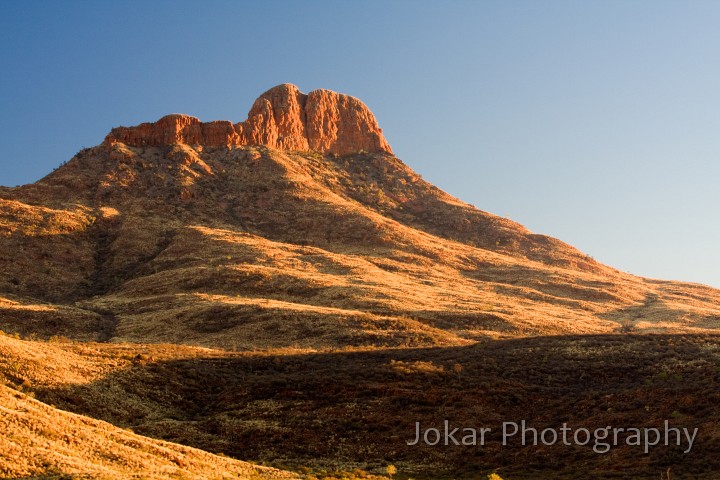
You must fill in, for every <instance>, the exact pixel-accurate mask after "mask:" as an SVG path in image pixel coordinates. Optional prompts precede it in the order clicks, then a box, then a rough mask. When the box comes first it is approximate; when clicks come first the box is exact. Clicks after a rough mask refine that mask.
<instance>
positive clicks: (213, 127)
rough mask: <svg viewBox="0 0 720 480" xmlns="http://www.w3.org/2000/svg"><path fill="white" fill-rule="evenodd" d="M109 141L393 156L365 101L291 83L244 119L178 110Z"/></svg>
mask: <svg viewBox="0 0 720 480" xmlns="http://www.w3.org/2000/svg"><path fill="white" fill-rule="evenodd" d="M105 143H106V144H113V143H124V144H126V145H130V146H162V145H174V144H187V145H206V146H242V145H266V146H268V147H271V148H276V149H279V150H313V151H317V152H321V153H333V154H337V155H345V154H349V153H356V152H359V151H367V152H386V153H390V154H392V149H391V148H390V145H389V144H388V143H387V141H386V140H385V137H384V136H383V133H382V129H381V128H380V127H379V126H378V123H377V120H376V119H375V116H374V115H373V114H372V112H371V111H370V109H369V108H367V106H365V104H363V103H362V102H361V101H360V100H358V99H356V98H354V97H351V96H349V95H343V94H340V93H336V92H332V91H330V90H315V91H312V92H310V93H309V94H307V95H306V94H304V93H302V92H301V91H300V90H299V89H298V88H297V87H296V86H294V85H290V84H282V85H278V86H277V87H274V88H271V89H270V90H268V91H267V92H265V93H263V94H262V95H260V97H259V98H258V99H257V100H255V103H254V104H253V106H252V108H251V109H250V113H249V114H248V118H247V120H245V121H244V122H239V123H236V124H233V123H232V122H229V121H215V122H201V121H200V120H199V119H197V118H195V117H191V116H189V115H182V114H173V115H167V116H165V117H163V118H161V119H160V120H158V121H157V122H154V123H142V124H140V125H137V126H135V127H117V128H114V129H113V130H112V131H111V132H110V134H108V136H107V137H106V138H105Z"/></svg>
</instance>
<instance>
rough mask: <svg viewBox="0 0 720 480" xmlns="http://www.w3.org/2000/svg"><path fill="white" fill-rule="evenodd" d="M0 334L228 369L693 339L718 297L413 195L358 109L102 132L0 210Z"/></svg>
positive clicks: (288, 99)
mask: <svg viewBox="0 0 720 480" xmlns="http://www.w3.org/2000/svg"><path fill="white" fill-rule="evenodd" d="M0 265H2V269H1V270H0V296H1V298H2V300H0V301H1V302H2V303H0V308H1V309H2V317H1V320H0V329H3V330H4V331H7V332H16V333H20V334H22V335H31V334H32V335H37V336H38V337H40V338H49V337H51V336H53V335H56V336H57V335H60V336H66V337H69V338H71V339H78V340H99V341H113V342H171V343H184V344H192V345H202V346H210V347H222V348H230V349H241V350H242V349H257V348H271V347H282V346H299V347H307V348H316V349H323V348H337V347H343V346H361V345H375V346H380V345H381V346H431V345H465V344H468V343H470V342H472V341H475V340H477V339H482V338H498V337H514V336H526V335H541V334H563V333H601V332H613V331H617V330H618V329H634V330H637V331H644V332H701V331H707V330H708V329H716V328H717V327H718V325H719V324H720V292H718V290H715V289H712V288H709V287H705V286H702V285H696V284H687V283H679V282H666V281H659V280H651V279H645V278H641V277H637V276H633V275H629V274H627V273H623V272H620V271H617V270H615V269H613V268H610V267H607V266H605V265H602V264H600V263H598V262H596V261H594V260H593V259H591V258H590V257H588V256H587V255H585V254H584V253H582V252H580V251H578V250H577V249H575V248H573V247H571V246H570V245H567V244H565V243H563V242H561V241H559V240H557V239H554V238H551V237H547V236H544V235H538V234H534V233H532V232H530V231H528V230H527V229H526V228H524V227H523V226H522V225H519V224H517V223H515V222H512V221H510V220H508V219H505V218H501V217H498V216H495V215H493V214H490V213H487V212H484V211H481V210H478V209H476V208H475V207H473V206H471V205H468V204H466V203H464V202H462V201H460V200H458V199H456V198H454V197H452V196H450V195H448V194H447V193H444V192H442V191H441V190H439V189H438V188H436V187H434V186H432V185H431V184H429V183H427V182H426V181H424V180H422V178H421V176H420V175H418V174H417V173H416V172H414V171H413V170H412V169H411V168H409V167H408V166H407V165H406V164H405V163H403V162H402V161H401V160H399V159H398V158H396V157H394V156H393V154H392V150H391V148H390V146H389V145H388V143H387V141H386V140H385V138H384V137H383V134H382V130H381V129H380V128H379V126H378V123H377V121H376V120H375V118H374V116H373V115H372V113H371V112H370V111H369V109H368V108H367V107H365V106H364V105H363V104H362V103H361V102H360V101H359V100H357V99H355V98H352V97H349V96H347V95H341V94H337V93H334V92H329V91H326V90H318V91H314V92H311V93H310V94H308V95H305V94H302V93H301V92H300V91H299V90H298V89H297V88H296V87H294V86H292V85H287V84H286V85H280V86H278V87H275V88H273V89H270V90H269V91H267V92H265V93H264V94H263V95H261V96H260V98H258V100H257V101H256V102H255V103H254V105H253V107H252V109H251V111H250V114H249V116H248V119H247V120H245V121H243V122H239V123H235V124H233V123H231V122H210V123H202V122H200V121H199V120H198V119H196V118H193V117H189V116H185V115H170V116H167V117H163V118H162V119H160V120H159V121H158V122H156V123H146V124H142V125H139V126H136V127H118V128H114V129H113V130H112V131H111V132H110V134H109V135H108V136H107V137H106V138H105V141H104V142H103V143H102V144H101V145H99V146H97V147H93V148H89V149H85V150H82V151H80V152H79V153H78V154H77V155H76V156H75V157H73V158H72V159H71V160H70V161H68V162H67V163H66V164H64V165H62V166H61V167H59V168H58V169H57V170H55V171H54V172H52V173H51V174H49V175H48V176H47V177H45V178H43V179H41V180H40V181H38V182H36V183H34V184H30V185H25V186H21V187H16V188H2V190H0Z"/></svg>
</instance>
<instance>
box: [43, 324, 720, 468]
mask: <svg viewBox="0 0 720 480" xmlns="http://www.w3.org/2000/svg"><path fill="white" fill-rule="evenodd" d="M719 342H720V337H718V336H712V335H677V336H673V335H645V336H636V335H597V336H595V335H593V336H562V337H538V338H524V339H515V340H504V341H495V342H485V343H480V344H477V345H474V346H470V347H453V348H429V349H402V350H376V351H362V352H335V353H318V354H303V355H297V354H282V353H277V354H231V353H227V354H219V353H218V354H207V356H204V357H197V358H186V359H181V360H170V361H163V360H153V359H152V358H149V357H148V356H147V355H142V356H138V357H137V358H136V359H135V362H134V365H133V367H132V368H130V369H129V370H127V371H123V372H119V373H115V374H112V375H110V376H108V377H106V378H104V379H103V380H101V381H99V382H96V383H94V384H90V385H83V386H66V387H64V388H62V389H57V390H42V391H37V392H36V393H37V396H38V398H39V399H41V400H43V401H45V402H47V403H52V404H54V405H56V406H58V407H60V408H64V409H67V410H71V411H74V412H78V413H82V414H86V415H90V416H93V417H96V418H100V419H103V420H106V421H110V422H112V423H114V424H116V425H118V426H123V427H129V428H132V429H133V430H134V431H135V432H137V433H140V434H143V435H148V436H151V437H156V438H162V439H165V440H170V441H174V442H179V443H183V444H187V445H192V446H195V447H199V448H202V449H205V450H208V451H211V452H219V453H224V454H227V455H230V456H233V457H236V458H239V459H243V460H252V461H255V462H262V461H267V462H283V463H285V464H294V465H297V466H300V465H311V466H313V465H316V466H318V465H324V466H327V465H331V464H337V463H338V462H339V463H341V464H343V465H353V464H363V465H366V464H367V465H369V466H370V467H372V466H382V465H387V464H388V463H393V464H396V465H399V466H401V472H402V471H403V469H404V471H405V472H407V473H408V474H410V475H411V476H413V477H414V478H433V479H437V478H467V479H470V478H481V475H485V474H487V473H488V472H490V471H493V470H495V469H497V471H498V472H499V473H500V474H501V475H502V476H503V477H506V478H509V479H531V478H532V479H535V478H548V479H577V478H589V477H592V478H616V479H627V478H636V479H644V478H648V479H656V478H658V476H659V473H660V472H661V471H662V472H665V471H667V469H668V468H671V469H672V472H673V478H678V479H680V478H707V479H710V478H716V476H717V472H720V441H719V440H718V439H719V438H720V429H719V428H718V425H720V412H718V409H717V407H716V406H717V404H718V401H720V393H719V392H718V390H717V384H718V380H719V378H718V365H720V351H719V350H718V349H717V348H716V347H717V345H718V343H719ZM138 348H139V349H140V348H141V347H138ZM171 348H172V347H171V346H164V347H162V349H165V350H164V351H165V352H166V354H167V349H171ZM149 355H152V353H149ZM445 419H447V420H449V421H450V422H451V423H452V424H453V425H454V426H460V427H475V428H480V427H487V428H492V433H490V434H489V436H488V437H487V439H486V445H485V446H484V447H481V446H474V447H471V446H466V447H462V446H443V445H440V446H434V447H430V446H423V447H419V446H408V445H407V444H406V442H407V441H409V440H412V439H413V438H414V432H415V422H418V421H419V422H421V425H423V426H424V428H425V427H437V428H440V429H441V430H442V428H443V421H444V420H445ZM521 420H526V421H527V422H528V425H531V426H533V427H536V428H538V429H539V430H541V429H544V428H555V429H559V428H560V427H561V424H562V422H567V423H568V425H569V426H570V427H572V428H575V429H577V428H581V427H582V428H588V429H591V430H594V429H596V428H602V427H605V426H608V425H609V426H614V427H623V428H629V427H637V428H645V427H659V428H662V426H663V421H664V420H668V421H670V423H671V424H672V425H673V426H677V427H680V428H683V427H686V428H690V429H693V428H695V427H698V428H699V429H700V432H699V434H698V437H697V439H696V442H695V445H694V446H693V448H692V451H691V453H688V454H683V449H684V448H686V447H687V446H685V447H684V448H681V447H678V446H670V447H654V448H651V449H650V451H649V453H648V454H645V453H644V452H643V450H642V448H641V447H635V446H627V445H622V446H620V447H617V448H613V449H612V450H611V451H610V452H609V453H607V454H599V453H595V452H593V450H592V448H591V447H590V446H577V445H574V446H564V445H554V446H537V447H535V446H526V447H523V446H522V445H520V440H519V439H515V440H511V442H510V443H509V444H508V445H507V446H504V447H503V446H502V445H501V442H502V438H501V436H500V432H501V428H502V423H503V422H520V421H521ZM482 478H484V477H482Z"/></svg>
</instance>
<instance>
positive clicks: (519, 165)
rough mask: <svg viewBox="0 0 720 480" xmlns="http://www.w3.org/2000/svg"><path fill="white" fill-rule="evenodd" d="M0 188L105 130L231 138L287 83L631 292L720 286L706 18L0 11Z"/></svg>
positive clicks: (440, 8) (633, 9)
mask: <svg viewBox="0 0 720 480" xmlns="http://www.w3.org/2000/svg"><path fill="white" fill-rule="evenodd" d="M1 5H2V16H0V61H1V63H0V64H1V65H2V74H1V75H0V85H1V87H0V107H1V108H0V143H1V144H2V154H1V155H0V184H3V185H11V186H12V185H16V184H22V183H28V182H33V181H35V180H37V179H39V178H40V177H42V176H43V175H45V174H46V173H48V172H49V171H50V170H51V169H52V168H53V167H55V166H57V165H58V164H59V163H60V162H62V161H64V160H68V159H69V158H71V157H72V155H73V154H75V152H77V151H78V150H79V149H80V148H82V147H88V146H92V145H96V144H98V143H100V142H101V141H102V139H103V137H104V136H105V134H106V133H107V132H108V131H109V130H110V128H112V127H114V126H117V125H134V124H137V123H140V122H143V121H153V120H156V119H158V118H159V117H161V116H163V115H165V114H167V113H172V112H180V113H187V114H190V115H195V116H197V117H200V118H201V119H202V120H220V119H224V120H233V121H240V120H244V119H245V117H246V114H247V111H248V110H249V108H250V105H251V103H252V101H253V100H254V99H255V98H256V97H257V96H258V95H259V94H260V93H262V92H263V91H265V90H266V89H268V88H270V87H272V86H274V85H276V84H279V83H284V82H289V83H294V84H296V85H297V86H298V87H300V89H301V90H303V91H305V92H308V91H310V90H313V89H316V88H329V89H333V90H337V91H340V92H343V93H348V94H350V95H353V96H356V97H358V98H360V99H362V100H363V101H364V102H365V103H367V104H368V106H369V107H370V108H371V109H372V110H373V112H374V113H375V114H376V116H377V117H378V120H379V122H380V125H381V126H382V127H383V129H384V132H385V134H386V136H387V138H388V140H389V142H390V144H391V145H392V146H393V148H394V149H395V152H396V153H397V155H398V156H399V157H400V158H401V159H403V160H404V161H405V162H406V163H407V164H409V165H410V166H411V167H412V168H414V169H415V170H416V171H418V172H419V173H421V174H422V175H423V176H424V178H425V179H427V180H429V181H431V182H433V183H435V184H436V185H438V186H439V187H441V188H443V189H444V190H446V191H448V192H450V193H451V194H453V195H455V196H457V197H460V198H461V199H463V200H465V201H467V202H470V203H472V204H474V205H476V206H477V207H478V208H481V209H483V210H487V211H490V212H493V213H496V214H499V215H503V216H507V217H509V218H512V219H514V220H517V221H519V222H521V223H523V224H524V225H526V226H527V227H528V228H530V229H531V230H533V231H536V232H539V233H545V234H548V235H552V236H554V237H558V238H560V239H562V240H565V241H567V242H569V243H571V244H573V245H575V246H577V247H578V248H580V249H581V250H583V251H585V252H587V253H588V254H590V255H592V256H594V257H595V258H596V259H598V260H600V261H602V262H604V263H607V264H610V265H613V266H615V267H617V268H620V269H621V270H625V271H629V272H631V273H635V274H640V275H645V276H651V277H658V278H667V279H680V280H688V281H696V282H701V283H707V284H712V285H714V286H718V287H720V254H719V253H718V246H719V245H720V222H719V221H718V208H719V207H720V187H719V186H718V184H720V27H719V26H720V2H718V1H701V0H695V1H692V2H682V1H675V2H667V1H658V0H652V1H650V0H648V1H630V0H628V1H619V0H618V1H574V0H573V1H543V2H539V1H534V0H533V1H511V2H508V1H473V2H470V1H468V2H461V1H456V2H440V1H437V2H420V1H409V0H408V1H394V2H393V1H377V2H350V1H347V2H345V1H308V2H295V1H286V2H279V1H262V2H249V1H248V2H238V1H227V2H221V1H204V2H199V1H198V2H189V1H179V0H174V1H158V0H154V1H149V2H145V1H142V2H141V1H112V2H109V1H108V2H105V1H89V0H87V1H63V2H59V1H44V2H43V1H33V2H22V1H19V0H18V1H6V0H5V1H2V2H1Z"/></svg>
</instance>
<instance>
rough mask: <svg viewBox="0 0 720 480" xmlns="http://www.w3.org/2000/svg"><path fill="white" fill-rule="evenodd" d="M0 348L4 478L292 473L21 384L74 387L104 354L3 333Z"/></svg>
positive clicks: (97, 367)
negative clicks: (139, 429) (84, 409)
mask: <svg viewBox="0 0 720 480" xmlns="http://www.w3.org/2000/svg"><path fill="white" fill-rule="evenodd" d="M0 352H2V360H0V380H1V381H0V405H1V406H0V410H1V412H0V428H1V429H2V432H3V434H2V436H0V477H2V478H44V479H48V478H58V479H67V478H98V479H121V478H128V479H129V478H139V477H138V474H139V472H143V475H142V478H146V479H153V480H161V479H177V478H184V479H230V478H244V479H283V478H287V479H290V478H297V476H296V475H294V474H292V473H289V472H282V471H279V470H275V469H271V468H266V467H259V466H255V465H251V464H248V463H246V462H241V461H238V460H233V459H230V458H226V457H220V456H217V455H212V454H209V453H207V452H204V451H202V450H198V449H196V448H190V447H186V446H182V445H177V444H173V443H169V442H164V441H160V440H154V439H149V438H146V437H142V436H140V435H136V434H134V433H132V432H131V431H128V430H124V429H120V428H118V427H115V426H113V425H110V424H108V423H106V422H103V421H99V420H95V419H92V418H89V417H87V416H82V415H77V414H73V413H68V412H65V411H61V410H58V409H57V408H54V407H50V406H49V405H47V404H44V403H41V402H40V401H38V400H35V399H34V398H31V397H30V396H28V394H26V393H23V392H22V391H21V390H23V389H24V390H29V389H30V388H31V386H37V385H43V384H44V385H55V386H56V387H59V386H64V387H69V386H70V385H74V386H76V387H77V386H78V385H82V384H83V382H85V381H89V380H90V379H93V378H94V379H96V380H100V379H101V378H103V377H101V376H100V374H101V373H102V372H103V371H104V370H105V371H108V370H109V369H108V366H107V365H103V364H102V360H103V359H107V357H106V356H100V357H97V356H95V355H92V353H91V352H92V349H82V351H81V355H77V354H74V353H69V352H67V351H63V350H61V349H59V348H58V347H53V346H50V345H40V344H34V343H30V342H22V341H20V340H15V339H12V338H8V337H5V336H0ZM88 354H90V355H88ZM119 361H121V360H120V359H113V360H112V363H114V364H117V363H118V362H119ZM13 387H14V388H13ZM77 400H80V399H79V398H78V399H77ZM86 400H88V401H90V402H91V403H92V402H93V399H91V398H86Z"/></svg>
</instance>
